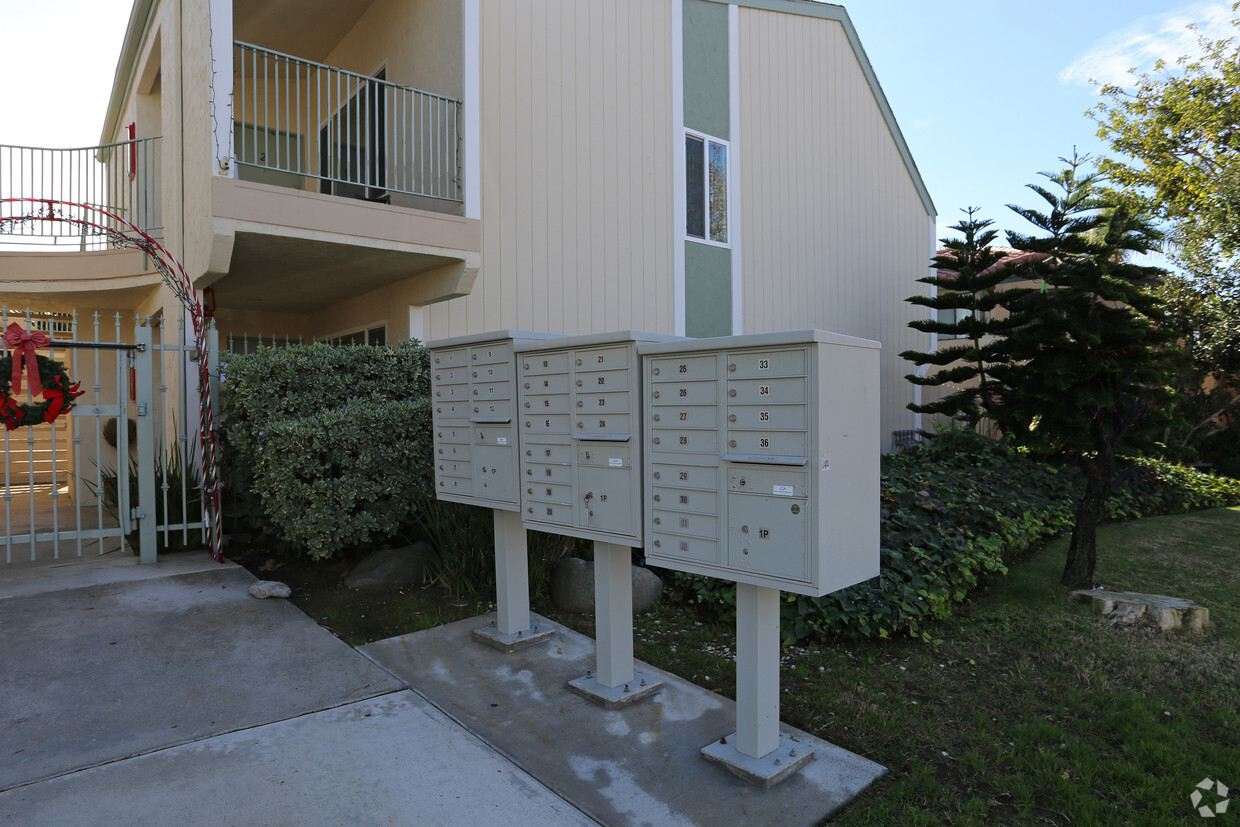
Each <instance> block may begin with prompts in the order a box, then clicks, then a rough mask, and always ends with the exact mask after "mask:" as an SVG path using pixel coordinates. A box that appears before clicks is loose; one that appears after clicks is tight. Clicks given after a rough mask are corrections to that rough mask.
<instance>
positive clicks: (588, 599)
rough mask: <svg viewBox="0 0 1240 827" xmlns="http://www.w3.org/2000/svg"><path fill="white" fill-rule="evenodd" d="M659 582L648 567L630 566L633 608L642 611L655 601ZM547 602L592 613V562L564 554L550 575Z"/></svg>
mask: <svg viewBox="0 0 1240 827" xmlns="http://www.w3.org/2000/svg"><path fill="white" fill-rule="evenodd" d="M662 596H663V581H662V580H660V579H659V576H658V575H657V574H655V573H654V572H652V571H651V570H650V569H645V568H642V567H641V566H633V611H634V612H642V611H645V610H646V609H649V608H650V607H651V606H653V605H654V604H656V603H658V602H659V599H660V598H661V597H662ZM551 601H552V602H553V603H555V605H556V608H558V609H559V610H560V611H564V612H576V613H577V614H593V613H594V563H593V562H591V561H589V560H581V559H578V558H576V557H565V558H564V559H563V560H561V561H560V563H559V565H557V566H556V567H555V571H554V572H552V574H551Z"/></svg>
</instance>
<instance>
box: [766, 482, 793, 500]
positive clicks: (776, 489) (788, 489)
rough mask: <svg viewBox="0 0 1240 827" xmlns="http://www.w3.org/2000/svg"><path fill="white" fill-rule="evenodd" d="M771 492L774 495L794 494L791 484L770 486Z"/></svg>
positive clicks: (788, 495)
mask: <svg viewBox="0 0 1240 827" xmlns="http://www.w3.org/2000/svg"><path fill="white" fill-rule="evenodd" d="M771 493H772V494H774V495H775V496H776V497H793V496H796V494H795V492H794V491H793V487H792V486H791V485H776V486H772V489H771Z"/></svg>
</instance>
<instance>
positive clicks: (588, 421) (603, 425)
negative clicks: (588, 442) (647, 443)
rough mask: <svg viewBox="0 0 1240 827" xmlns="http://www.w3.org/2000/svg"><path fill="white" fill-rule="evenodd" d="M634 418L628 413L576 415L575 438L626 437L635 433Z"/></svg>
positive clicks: (609, 438) (611, 438) (606, 438)
mask: <svg viewBox="0 0 1240 827" xmlns="http://www.w3.org/2000/svg"><path fill="white" fill-rule="evenodd" d="M633 428H634V423H633V418H632V417H631V416H629V415H628V414H599V413H589V414H585V415H578V416H576V417H574V421H573V438H574V439H605V440H618V439H625V438H628V437H630V436H632V434H633Z"/></svg>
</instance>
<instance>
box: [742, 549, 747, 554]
mask: <svg viewBox="0 0 1240 827" xmlns="http://www.w3.org/2000/svg"><path fill="white" fill-rule="evenodd" d="M748 553H749V549H747V548H743V549H741V554H748Z"/></svg>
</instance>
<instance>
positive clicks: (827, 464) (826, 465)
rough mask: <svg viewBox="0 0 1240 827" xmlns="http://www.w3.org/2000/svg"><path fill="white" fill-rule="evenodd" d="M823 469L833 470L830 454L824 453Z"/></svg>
mask: <svg viewBox="0 0 1240 827" xmlns="http://www.w3.org/2000/svg"><path fill="white" fill-rule="evenodd" d="M822 470H824V471H830V470H831V455H830V454H823V455H822Z"/></svg>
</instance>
